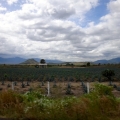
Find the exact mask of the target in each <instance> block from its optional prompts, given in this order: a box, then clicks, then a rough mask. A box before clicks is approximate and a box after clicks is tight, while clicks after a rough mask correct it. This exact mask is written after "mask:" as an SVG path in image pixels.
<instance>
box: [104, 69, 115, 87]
mask: <svg viewBox="0 0 120 120" xmlns="http://www.w3.org/2000/svg"><path fill="white" fill-rule="evenodd" d="M102 75H103V76H104V77H106V78H108V80H109V81H110V85H112V76H114V75H115V72H114V70H110V69H106V70H104V71H103V72H102Z"/></svg>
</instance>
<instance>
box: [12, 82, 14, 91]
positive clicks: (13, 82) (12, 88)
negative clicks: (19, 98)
mask: <svg viewBox="0 0 120 120" xmlns="http://www.w3.org/2000/svg"><path fill="white" fill-rule="evenodd" d="M12 90H14V82H12Z"/></svg>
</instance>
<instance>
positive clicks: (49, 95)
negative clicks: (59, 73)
mask: <svg viewBox="0 0 120 120" xmlns="http://www.w3.org/2000/svg"><path fill="white" fill-rule="evenodd" d="M47 96H50V83H49V81H48V95H47Z"/></svg>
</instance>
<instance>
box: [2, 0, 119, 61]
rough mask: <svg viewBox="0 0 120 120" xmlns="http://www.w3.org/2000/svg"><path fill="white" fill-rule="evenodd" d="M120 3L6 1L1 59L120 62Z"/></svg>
mask: <svg viewBox="0 0 120 120" xmlns="http://www.w3.org/2000/svg"><path fill="white" fill-rule="evenodd" d="M119 31H120V0H63V1H62V0H0V57H3V58H8V57H22V58H41V59H56V60H62V61H70V62H72V61H74V62H82V61H96V60H100V59H107V60H108V59H112V58H116V57H120V32H119Z"/></svg>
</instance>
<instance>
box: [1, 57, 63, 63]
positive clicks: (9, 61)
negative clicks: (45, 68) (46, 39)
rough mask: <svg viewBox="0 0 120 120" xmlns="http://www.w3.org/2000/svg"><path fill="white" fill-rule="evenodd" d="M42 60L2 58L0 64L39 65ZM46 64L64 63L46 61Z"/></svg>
mask: <svg viewBox="0 0 120 120" xmlns="http://www.w3.org/2000/svg"><path fill="white" fill-rule="evenodd" d="M40 60H41V59H40V58H32V59H25V58H20V57H14V58H2V57H0V64H29V63H32V64H37V63H39V62H40ZM45 61H46V63H62V62H63V61H60V60H49V59H45Z"/></svg>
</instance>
